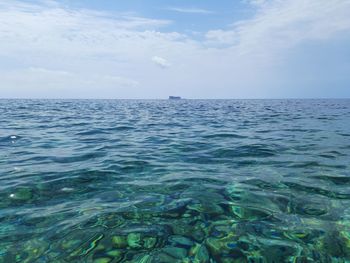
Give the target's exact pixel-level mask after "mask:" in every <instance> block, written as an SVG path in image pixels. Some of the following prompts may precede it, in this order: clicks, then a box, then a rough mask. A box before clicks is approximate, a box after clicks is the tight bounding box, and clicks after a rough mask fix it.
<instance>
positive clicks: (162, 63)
mask: <svg viewBox="0 0 350 263" xmlns="http://www.w3.org/2000/svg"><path fill="white" fill-rule="evenodd" d="M152 61H153V62H154V63H155V64H156V65H157V66H159V67H161V68H168V67H170V66H171V64H170V63H169V62H168V61H167V60H166V59H165V58H161V57H158V56H154V57H153V58H152Z"/></svg>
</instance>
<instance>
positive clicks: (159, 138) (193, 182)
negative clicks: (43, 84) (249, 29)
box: [0, 100, 350, 263]
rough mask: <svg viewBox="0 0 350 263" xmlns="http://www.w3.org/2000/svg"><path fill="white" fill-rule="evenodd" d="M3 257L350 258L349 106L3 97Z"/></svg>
mask: <svg viewBox="0 0 350 263" xmlns="http://www.w3.org/2000/svg"><path fill="white" fill-rule="evenodd" d="M0 117H1V118H0V262H6V263H7V262H21V263H22V262H55V263H58V262H95V263H107V262H141V263H150V262H157V263H158V262H197V263H199V262H217V263H220V262H224V263H228V262H350V172H349V163H350V162H349V161H350V100H181V101H166V100H155V101H147V100H146V101H142V100H140V101H137V100H86V101H85V100H0Z"/></svg>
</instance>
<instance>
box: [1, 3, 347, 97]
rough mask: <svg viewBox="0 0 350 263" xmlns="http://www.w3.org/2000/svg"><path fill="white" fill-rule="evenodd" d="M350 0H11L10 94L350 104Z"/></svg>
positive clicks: (6, 6)
mask: <svg viewBox="0 0 350 263" xmlns="http://www.w3.org/2000/svg"><path fill="white" fill-rule="evenodd" d="M349 14H350V0H220V1H214V0H202V1H198V0H167V1H164V0H147V1H146V0H128V1H124V0H74V1H73V0H61V1H58V0H57V1H56V0H1V1H0V98H82V99H85V98H92V99H93V98H95V99H105V98H106V99H163V98H167V97H168V96H170V95H173V96H182V97H184V98H189V99H235V98H237V99H243V98H247V99H250V98H350V48H349V47H350V15H349Z"/></svg>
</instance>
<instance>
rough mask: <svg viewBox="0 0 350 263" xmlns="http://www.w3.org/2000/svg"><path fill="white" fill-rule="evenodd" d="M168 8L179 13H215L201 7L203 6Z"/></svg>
mask: <svg viewBox="0 0 350 263" xmlns="http://www.w3.org/2000/svg"><path fill="white" fill-rule="evenodd" d="M166 10H169V11H174V12H178V13H188V14H203V15H209V14H213V13H214V12H213V11H210V10H206V9H201V8H182V7H168V8H166Z"/></svg>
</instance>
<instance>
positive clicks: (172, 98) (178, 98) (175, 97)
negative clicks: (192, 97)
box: [169, 96, 181, 100]
mask: <svg viewBox="0 0 350 263" xmlns="http://www.w3.org/2000/svg"><path fill="white" fill-rule="evenodd" d="M169 100H181V97H179V96H169Z"/></svg>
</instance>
